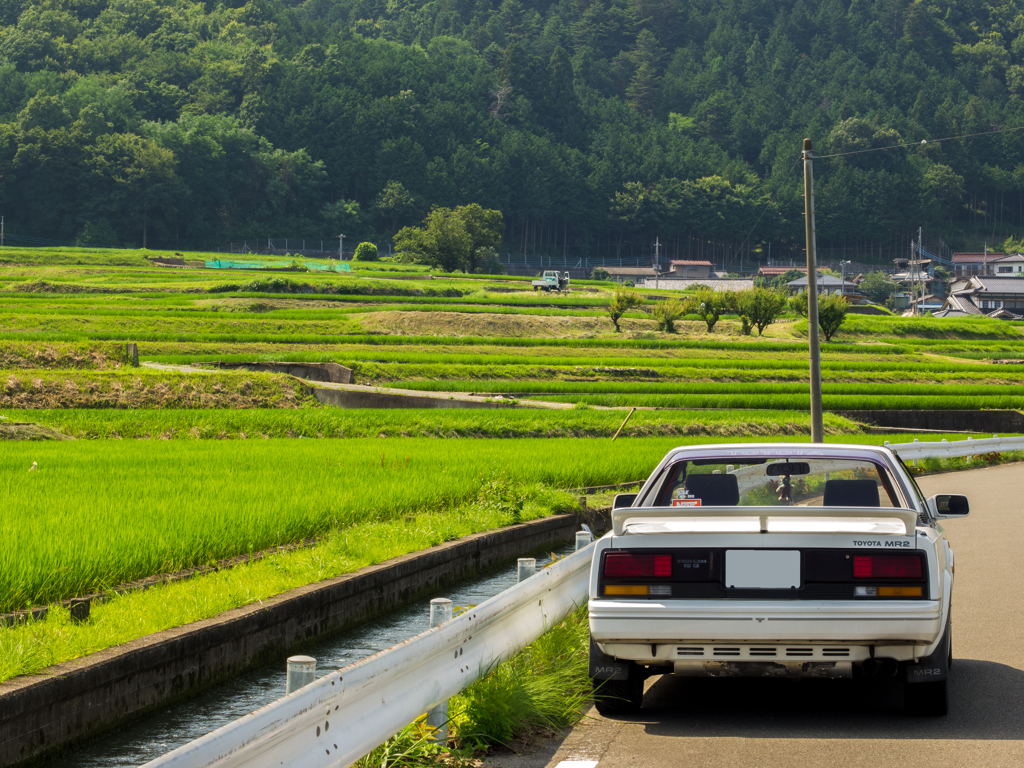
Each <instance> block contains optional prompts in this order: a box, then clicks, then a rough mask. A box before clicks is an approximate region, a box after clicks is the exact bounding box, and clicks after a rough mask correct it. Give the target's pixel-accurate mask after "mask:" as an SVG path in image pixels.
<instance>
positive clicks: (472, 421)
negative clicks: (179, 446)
mask: <svg viewBox="0 0 1024 768" xmlns="http://www.w3.org/2000/svg"><path fill="white" fill-rule="evenodd" d="M0 415H3V416H6V417H7V419H9V420H10V421H11V422H30V423H34V424H40V425H44V426H47V427H52V428H54V429H56V430H59V432H61V433H63V434H65V435H68V436H70V437H74V438H76V439H88V440H95V439H125V440H133V439H145V440H148V439H160V440H207V439H216V440H225V439H242V440H244V439H247V438H249V439H252V438H289V437H290V438H298V437H302V438H357V437H435V438H438V437H439V438H465V437H476V438H513V437H517V438H527V437H531V438H539V437H545V438H550V437H610V436H611V435H613V434H614V433H615V430H616V429H617V428H618V426H619V424H620V423H621V422H622V414H621V413H620V412H618V411H605V410H593V409H590V408H586V409H572V410H557V411H548V410H534V409H501V410H477V409H457V408H452V409H442V410H414V409H402V410H376V409H356V410H339V409H335V408H302V409H262V408H247V409H187V410H181V409H172V408H168V409H151V410H146V409H134V410H98V409H68V408H59V409H33V410H18V409H6V410H4V411H2V412H0ZM825 428H826V431H827V433H828V434H841V433H849V434H853V433H856V432H859V431H860V427H859V425H857V424H855V423H854V422H851V421H848V420H846V419H843V418H841V417H839V416H835V415H833V414H825ZM809 433H810V417H809V416H808V414H807V413H806V412H798V411H778V410H773V411H751V410H747V411H724V410H723V411H671V412H663V411H657V412H656V411H638V412H637V413H635V414H634V415H633V417H632V418H631V419H630V422H629V424H628V425H627V426H626V428H625V429H624V430H623V433H622V437H655V436H659V435H661V436H673V435H708V436H734V435H749V436H758V435H761V436H771V435H796V434H809Z"/></svg>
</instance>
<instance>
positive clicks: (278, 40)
mask: <svg viewBox="0 0 1024 768" xmlns="http://www.w3.org/2000/svg"><path fill="white" fill-rule="evenodd" d="M0 56H2V57H3V58H2V59H0V207H3V209H4V211H5V216H7V217H8V218H9V219H10V220H11V221H12V222H14V224H12V226H15V227H16V228H17V229H18V230H19V231H23V232H26V233H33V234H38V235H45V236H47V237H49V238H55V239H66V240H69V241H71V240H75V239H76V238H78V237H79V235H80V234H81V233H82V232H83V231H84V228H85V226H86V224H89V225H90V227H89V231H90V232H91V233H93V234H91V235H90V237H96V236H98V235H96V234H95V233H96V232H98V231H100V229H97V228H98V227H100V223H99V222H103V221H105V222H106V227H108V228H109V229H108V230H107V236H109V235H110V233H111V232H113V233H116V238H117V240H118V241H119V242H124V243H135V244H141V243H142V242H143V240H145V241H146V242H147V243H148V242H151V241H155V242H159V243H166V244H171V243H178V242H179V241H180V242H182V243H186V242H193V243H197V244H198V243H200V242H202V243H204V244H206V245H211V244H214V243H219V242H224V241H228V240H232V239H252V238H254V237H265V236H271V235H281V236H283V235H284V234H285V233H288V234H291V235H292V236H299V235H308V236H311V237H316V238H318V239H320V238H328V237H333V236H336V235H337V234H338V233H339V232H341V231H344V232H345V233H346V235H347V236H349V237H358V238H369V237H373V238H375V239H386V238H388V237H390V236H392V235H393V234H394V233H395V231H396V230H397V229H399V228H401V227H403V226H404V225H408V224H409V223H411V221H413V220H415V219H416V218H417V217H418V216H421V215H422V214H423V212H424V211H426V210H429V209H430V208H431V207H435V206H439V207H445V208H449V209H453V210H454V209H455V208H457V207H459V206H465V205H467V204H469V203H477V204H479V205H480V206H481V208H483V209H486V210H497V211H500V212H501V214H502V219H503V222H504V224H505V228H504V230H503V232H502V242H501V243H500V244H497V245H489V246H476V247H473V248H472V250H471V251H470V252H469V254H470V255H469V256H467V266H468V267H470V268H472V265H471V262H472V260H473V259H474V258H475V256H473V254H475V253H476V251H478V250H479V249H480V248H482V247H491V248H495V249H498V250H515V251H517V252H524V253H540V254H546V255H555V254H559V255H560V254H562V253H565V254H567V255H573V256H576V257H589V256H591V255H595V254H599V255H602V256H604V255H607V254H608V253H609V252H610V251H611V250H612V249H616V248H618V249H620V250H621V249H622V248H623V247H625V246H626V245H627V241H628V246H629V248H630V252H633V251H634V250H635V249H636V248H637V246H638V245H639V247H640V249H641V252H642V253H647V248H648V245H647V243H649V242H651V241H653V239H654V237H655V236H659V237H661V238H662V241H665V240H671V239H673V238H674V239H675V240H676V241H677V242H676V244H675V245H674V248H676V249H679V248H682V247H683V245H684V244H685V242H686V241H687V240H690V241H693V242H703V243H707V244H708V245H710V246H711V247H714V248H717V249H719V250H718V251H717V252H719V253H720V252H722V251H727V252H728V253H730V254H731V253H734V252H738V251H739V250H742V251H743V252H744V253H746V254H750V253H751V252H753V253H755V254H756V253H757V252H759V251H761V252H763V251H762V249H761V248H759V246H760V245H764V244H766V243H767V241H771V242H772V244H773V253H776V252H777V253H780V254H787V255H789V256H796V255H797V254H798V252H799V248H800V243H801V239H802V217H801V214H802V211H801V199H800V180H799V173H795V172H794V171H795V169H796V164H797V155H798V152H799V147H800V140H801V139H802V138H803V137H804V136H810V137H812V138H813V139H814V142H815V150H816V152H817V153H818V155H819V156H820V157H821V160H820V161H818V162H816V164H815V175H816V180H817V184H818V186H817V213H818V240H819V245H820V246H821V248H822V251H823V252H825V251H826V250H827V249H829V248H834V247H839V248H842V247H845V246H846V245H850V246H851V247H855V248H857V249H858V251H857V252H858V254H859V255H858V258H861V260H863V259H862V257H861V256H860V254H863V253H864V251H868V252H869V253H871V254H873V256H872V257H871V258H874V259H875V260H878V259H881V258H883V257H884V258H887V259H891V258H892V257H893V256H894V255H897V254H902V253H903V252H904V250H905V247H906V242H907V240H908V239H909V235H910V233H911V232H912V231H916V228H917V227H918V226H923V227H925V230H926V238H927V237H929V236H930V237H931V239H932V240H933V241H935V242H937V241H938V239H939V238H940V237H941V238H942V239H943V240H944V242H945V243H947V244H950V245H953V246H954V247H959V246H966V247H975V246H974V244H973V240H972V238H977V239H978V240H979V241H983V240H987V241H989V242H993V241H1001V240H1003V239H1005V238H1007V237H1015V238H1021V237H1022V236H1024V134H1022V133H1021V132H1019V131H1005V132H1003V133H998V132H995V133H994V132H993V131H999V129H1001V128H1017V127H1019V126H1021V125H1024V101H1022V97H1024V0H1007V2H1005V3H1003V4H1002V5H996V4H992V3H988V2H984V1H982V0H978V2H975V3H973V4H969V5H967V6H964V5H959V6H958V5H949V6H948V7H946V6H940V5H936V4H935V3H930V2H927V0H915V1H914V2H909V3H908V2H903V3H895V4H893V3H868V2H861V1H860V0H856V1H855V2H842V1H841V0H822V2H819V3H817V4H814V3H807V2H804V1H803V0H784V2H781V3H770V2H767V0H749V2H744V3H734V2H725V0H709V2H707V3H684V2H682V0H643V2H641V1H640V0H617V1H616V2H610V1H609V0H537V1H535V2H529V3H528V2H526V0H479V2H475V3H466V2H462V0H443V1H442V2H438V3H411V4H410V3H404V4H403V3H397V4H396V3H392V4H387V3H379V2H370V1H369V0H334V1H332V2H327V1H326V0H306V1H305V2H296V1H295V0H251V1H250V2H241V0H231V1H230V2H224V3H213V2H204V3H196V2H191V0H8V2H5V3H0ZM961 134H978V135H974V136H970V137H967V138H964V139H953V140H951V139H949V138H948V137H951V136H957V135H961ZM922 142H924V143H922ZM167 153H170V154H167ZM395 185H398V186H395ZM631 185H637V186H635V187H634V186H631ZM638 190H642V191H643V194H639V192H638ZM613 200H614V201H616V202H615V203H614V204H612V201H613ZM867 242H870V243H871V246H870V247H868V248H865V247H864V244H865V243H867ZM883 244H884V245H886V247H887V250H885V252H884V254H883V253H882V252H881V251H879V247H880V246H881V245H883ZM741 246H742V248H741ZM182 247H184V246H182ZM775 249H778V250H775ZM672 255H675V253H673V254H672Z"/></svg>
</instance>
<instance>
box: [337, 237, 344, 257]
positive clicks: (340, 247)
mask: <svg viewBox="0 0 1024 768" xmlns="http://www.w3.org/2000/svg"><path fill="white" fill-rule="evenodd" d="M344 257H345V236H344V235H338V261H341V260H342V259H343V258H344Z"/></svg>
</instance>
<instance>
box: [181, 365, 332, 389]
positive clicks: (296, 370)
mask: <svg viewBox="0 0 1024 768" xmlns="http://www.w3.org/2000/svg"><path fill="white" fill-rule="evenodd" d="M197 367H200V368H211V367H212V368H225V369H228V370H242V371H256V372H265V373H287V374H289V375H291V376H295V377H296V378H299V379H306V380H307V381H329V382H331V383H333V384H351V383H352V369H351V368H346V367H345V366H343V365H338V364H337V363H274V362H261V361H252V362H237V363H236V362H232V363H224V362H215V363H197Z"/></svg>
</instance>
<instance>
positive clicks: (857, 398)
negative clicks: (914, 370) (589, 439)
mask: <svg viewBox="0 0 1024 768" xmlns="http://www.w3.org/2000/svg"><path fill="white" fill-rule="evenodd" d="M538 399H543V400H545V401H550V402H560V403H586V404H587V405H598V406H605V407H613V408H617V407H634V406H635V407H648V408H689V409H692V408H754V409H761V410H764V409H771V408H780V409H785V410H805V409H809V408H810V395H809V394H806V395H804V394H756V393H747V394H735V395H734V394H711V395H643V394H635V395H544V396H543V397H542V398H541V397H538ZM822 407H823V408H825V409H828V410H832V411H885V410H956V411H963V410H977V409H979V408H993V409H1016V408H1020V407H1022V402H1021V397H1020V396H1019V395H1010V396H1005V397H999V396H986V395H982V396H973V397H972V396H964V395H957V396H951V397H943V396H939V395H934V396H910V397H904V396H899V395H891V396H884V395H823V396H822Z"/></svg>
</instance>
